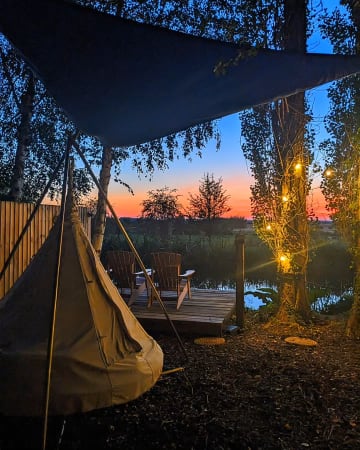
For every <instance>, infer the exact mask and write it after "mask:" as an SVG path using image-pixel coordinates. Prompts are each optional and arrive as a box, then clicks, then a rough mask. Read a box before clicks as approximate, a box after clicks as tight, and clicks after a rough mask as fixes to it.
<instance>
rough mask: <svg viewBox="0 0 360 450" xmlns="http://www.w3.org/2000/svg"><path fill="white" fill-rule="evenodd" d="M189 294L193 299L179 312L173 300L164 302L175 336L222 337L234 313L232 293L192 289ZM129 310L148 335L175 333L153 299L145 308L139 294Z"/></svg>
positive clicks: (145, 303) (186, 302)
mask: <svg viewBox="0 0 360 450" xmlns="http://www.w3.org/2000/svg"><path fill="white" fill-rule="evenodd" d="M191 293H192V298H191V299H188V298H185V300H184V302H183V303H182V305H181V307H180V309H179V310H176V301H175V299H174V300H172V299H169V300H165V301H164V302H163V303H164V306H165V308H166V311H167V313H168V316H169V317H170V319H171V321H172V322H173V324H174V327H175V328H176V330H177V331H178V333H179V334H180V335H181V334H190V335H196V336H222V335H223V333H224V331H225V329H226V327H227V325H228V324H229V320H230V317H231V315H232V314H233V313H234V311H235V301H236V299H235V292H229V291H216V290H208V289H194V288H192V289H191ZM130 309H131V311H132V312H133V314H134V315H135V317H136V318H137V319H138V320H139V322H140V323H141V324H142V326H143V327H144V329H145V330H146V331H147V332H148V333H149V334H151V333H152V332H161V333H169V334H170V333H173V332H174V331H173V329H172V327H171V324H170V323H169V320H168V319H167V317H166V315H165V314H164V312H163V310H162V308H161V306H160V304H159V302H157V301H156V300H155V301H154V303H153V305H152V306H151V307H149V308H148V307H147V297H146V295H142V296H140V297H138V299H137V300H136V302H135V303H134V304H133V305H131V307H130Z"/></svg>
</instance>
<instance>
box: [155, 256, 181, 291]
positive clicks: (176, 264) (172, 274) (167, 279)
mask: <svg viewBox="0 0 360 450" xmlns="http://www.w3.org/2000/svg"><path fill="white" fill-rule="evenodd" d="M151 269H152V271H153V278H154V280H155V281H156V282H157V283H158V285H159V289H160V290H161V291H179V283H180V280H179V275H180V271H181V255H180V254H179V253H168V252H157V253H152V254H151Z"/></svg>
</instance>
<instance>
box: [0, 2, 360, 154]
mask: <svg viewBox="0 0 360 450" xmlns="http://www.w3.org/2000/svg"><path fill="white" fill-rule="evenodd" d="M0 31H1V32H2V33H3V34H4V35H5V36H6V37H7V39H9V41H10V42H11V43H12V44H13V45H14V47H15V48H16V49H17V50H18V52H19V53H20V54H21V55H22V56H23V57H24V58H25V59H26V60H27V62H28V63H29V64H30V66H31V67H32V69H33V70H34V72H35V73H36V74H37V75H38V76H39V78H40V79H41V80H42V81H43V82H44V84H45V86H46V87H47V89H48V91H49V92H50V93H51V94H52V95H53V96H54V98H55V100H56V101H57V103H58V105H59V106H61V107H62V108H63V109H64V111H65V112H66V113H67V115H68V117H69V118H70V119H72V120H73V121H74V122H75V124H76V126H77V127H78V128H79V129H80V130H81V131H83V132H85V133H87V134H89V135H94V136H97V137H99V138H100V139H101V140H102V141H103V142H104V143H105V144H107V145H116V146H129V145H134V144H139V143H143V142H147V141H150V140H152V139H155V138H160V137H162V136H166V135H169V134H170V133H174V132H177V131H181V130H184V129H186V128H188V127H190V126H193V125H197V124H200V123H203V122H206V121H209V120H213V119H216V118H219V117H223V116H226V115H228V114H232V113H235V112H238V111H240V110H242V109H246V108H249V107H251V106H255V105H259V104H262V103H266V102H269V101H272V100H274V99H277V98H280V97H285V96H288V95H291V94H294V93H296V92H299V91H304V90H306V89H311V88H313V87H316V86H319V85H321V84H324V83H327V82H330V81H333V80H336V79H339V78H342V77H345V76H347V75H350V74H353V73H356V72H358V71H360V58H359V57H356V56H349V55H325V54H315V53H307V54H300V53H289V52H284V51H270V50H260V49H259V50H256V51H255V52H254V51H250V52H249V51H248V49H241V48H240V47H239V46H237V45H234V44H231V43H226V42H219V41H215V40H211V39H204V38H201V37H195V36H190V35H187V34H184V33H179V32H175V31H170V30H168V29H164V28H160V27H156V26H150V25H146V24H142V23H137V22H134V21H131V20H125V19H122V18H119V17H115V16H111V15H108V14H104V13H100V12H97V11H94V10H91V9H88V8H84V7H81V6H78V5H74V4H71V3H69V2H66V1H63V0H0ZM239 51H242V55H241V57H239ZM221 62H223V63H229V62H230V64H229V65H228V67H227V69H226V70H225V71H224V73H223V74H221V73H216V70H215V68H216V67H217V66H218V65H219V63H221ZM220 72H221V71H220Z"/></svg>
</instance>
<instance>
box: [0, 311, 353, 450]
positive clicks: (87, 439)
mask: <svg viewBox="0 0 360 450" xmlns="http://www.w3.org/2000/svg"><path fill="white" fill-rule="evenodd" d="M343 327H344V322H342V321H335V320H330V321H326V322H324V323H322V324H318V325H314V326H311V327H309V328H305V329H302V328H298V329H288V328H283V329H282V330H281V331H277V330H273V329H266V328H264V325H263V324H260V323H255V322H254V323H248V324H247V327H246V329H245V331H244V332H242V333H240V334H235V335H226V336H225V342H224V343H222V344H218V345H199V344H196V343H195V342H194V337H189V336H188V337H184V336H183V337H182V342H183V346H184V348H185V350H186V355H187V359H185V357H184V354H183V352H182V350H181V347H180V346H179V343H178V341H177V339H176V337H174V336H165V335H161V336H154V337H156V339H157V341H158V342H159V344H160V345H161V347H162V348H163V351H164V354H165V364H164V370H171V369H180V368H183V370H176V371H174V372H172V373H169V374H167V375H163V376H162V377H161V378H160V380H159V381H158V382H157V384H156V385H155V386H154V387H153V388H152V389H151V390H150V391H149V392H147V393H146V394H144V395H143V396H142V397H141V398H139V399H137V400H135V401H133V402H130V403H128V404H125V405H119V406H116V407H112V408H107V409H103V410H97V411H94V412H91V413H87V414H82V415H79V416H71V417H66V418H65V423H64V424H65V426H64V429H63V432H62V434H61V432H60V430H61V427H60V426H61V424H62V423H63V420H59V419H58V418H56V420H55V419H54V418H51V419H50V422H49V433H48V434H49V439H51V440H52V443H50V444H49V447H48V448H51V450H55V449H60V450H68V449H69V450H70V449H74V450H75V449H77V450H80V449H81V450H89V449H97V450H102V449H125V450H131V449H146V450H151V449H157V450H158V449H189V450H190V449H194V450H195V449H196V450H198V449H199V450H200V449H201V450H205V449H209V450H210V449H211V450H222V449H239V450H241V449H248V450H250V449H251V450H253V449H254V450H255V449H256V450H260V449H274V450H275V449H276V450H279V449H286V450H301V449H317V450H318V449H333V450H345V449H349V450H350V449H351V450H357V449H359V450H360V342H359V341H352V340H348V339H346V338H344V335H343ZM288 336H300V337H306V338H311V339H312V340H315V341H316V342H317V345H316V346H304V345H297V344H292V343H287V342H286V341H285V338H286V337H288ZM41 428H42V425H41V423H39V421H37V420H34V419H19V418H17V419H12V418H4V417H3V418H1V417H0V432H1V434H0V449H1V450H8V449H24V450H25V449H40V448H41V432H40V431H39V430H40V429H41ZM59 436H61V438H60V439H59Z"/></svg>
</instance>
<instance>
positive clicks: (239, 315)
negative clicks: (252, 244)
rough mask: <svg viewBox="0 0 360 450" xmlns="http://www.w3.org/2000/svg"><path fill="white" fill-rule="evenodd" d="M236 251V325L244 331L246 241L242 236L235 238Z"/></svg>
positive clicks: (238, 235)
mask: <svg viewBox="0 0 360 450" xmlns="http://www.w3.org/2000/svg"><path fill="white" fill-rule="evenodd" d="M235 250H236V325H237V326H238V327H239V328H240V329H243V328H244V325H245V300H244V283H245V240H244V236H243V235H242V234H237V235H236V236H235Z"/></svg>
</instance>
